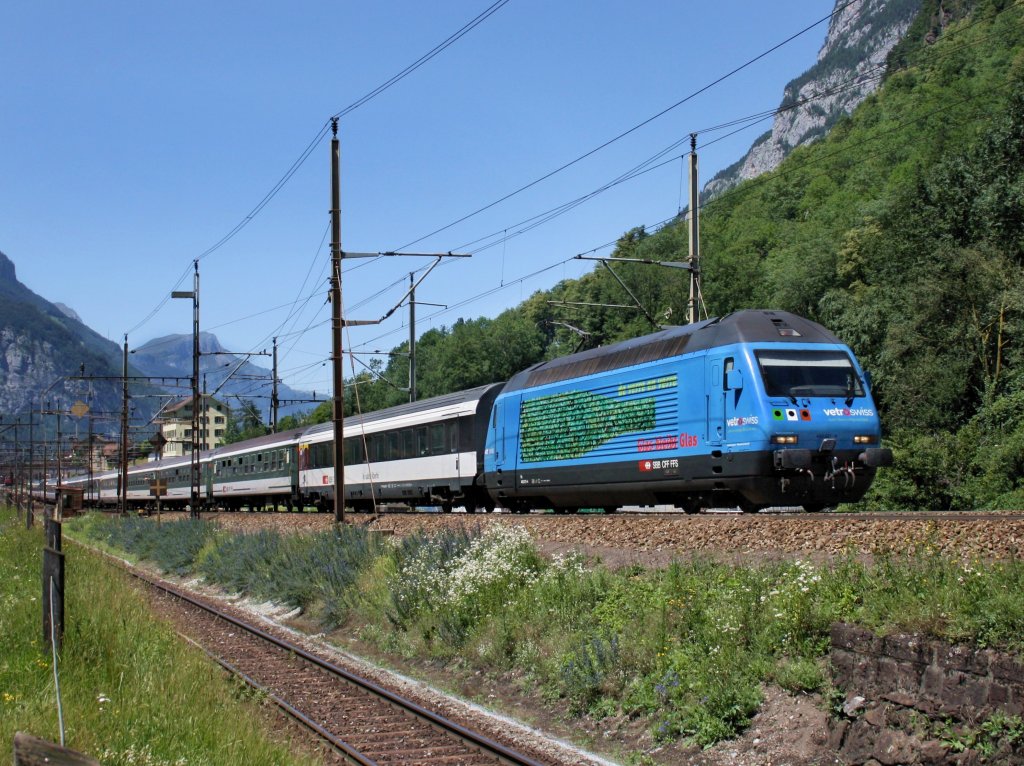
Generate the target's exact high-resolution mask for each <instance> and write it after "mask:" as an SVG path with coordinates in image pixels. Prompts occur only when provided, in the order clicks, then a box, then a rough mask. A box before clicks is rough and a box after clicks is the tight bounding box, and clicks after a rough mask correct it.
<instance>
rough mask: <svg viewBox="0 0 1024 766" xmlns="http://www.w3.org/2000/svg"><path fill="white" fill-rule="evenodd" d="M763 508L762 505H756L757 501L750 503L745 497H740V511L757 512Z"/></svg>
mask: <svg viewBox="0 0 1024 766" xmlns="http://www.w3.org/2000/svg"><path fill="white" fill-rule="evenodd" d="M763 508H764V506H763V505H758V504H757V503H752V502H750V501H749V500H747V499H746V498H745V497H741V498H740V511H742V512H743V513H757V512H758V511H760V510H762V509H763Z"/></svg>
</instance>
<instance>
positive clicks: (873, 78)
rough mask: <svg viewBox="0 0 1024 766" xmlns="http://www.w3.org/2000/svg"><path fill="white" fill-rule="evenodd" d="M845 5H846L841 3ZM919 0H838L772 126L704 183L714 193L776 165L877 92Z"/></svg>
mask: <svg viewBox="0 0 1024 766" xmlns="http://www.w3.org/2000/svg"><path fill="white" fill-rule="evenodd" d="M843 6H845V7H843ZM920 6H921V0H854V2H852V3H850V4H849V5H846V0H837V2H836V7H837V8H838V9H839V10H838V12H837V13H836V14H835V15H834V16H833V17H832V21H831V23H830V25H829V30H828V35H827V37H826V38H825V43H824V45H822V47H821V50H820V51H819V53H818V61H817V63H816V64H815V65H814V66H812V67H811V68H810V69H808V70H807V71H806V72H804V74H802V75H801V76H800V77H797V78H796V79H795V80H792V81H791V82H790V83H789V84H788V85H786V88H785V90H784V92H783V99H782V104H781V106H780V110H781V111H779V112H778V113H777V114H776V115H775V119H774V122H773V124H772V129H771V130H770V131H768V132H767V133H764V134H763V135H761V136H760V137H759V138H758V139H757V140H756V141H755V142H754V145H753V146H752V147H751V148H750V150H749V151H748V152H747V154H746V156H745V157H743V158H742V159H741V160H739V161H738V162H736V163H734V164H733V165H731V166H729V167H728V168H726V169H725V170H723V171H722V172H720V173H719V174H718V175H716V176H715V177H714V178H712V179H711V180H710V181H709V182H708V183H707V185H706V186H705V187H704V194H705V196H706V197H709V198H710V197H714V196H716V195H718V194H721V193H722V192H724V191H726V190H727V189H730V188H732V187H733V186H735V185H736V184H738V183H740V182H741V181H746V180H749V179H751V178H756V177H757V176H759V175H761V174H762V173H766V172H768V171H770V170H774V169H775V168H776V167H778V166H779V164H780V163H781V162H782V160H784V159H785V158H786V157H787V156H788V155H789V153H790V152H792V151H793V149H795V148H796V147H798V146H801V145H803V144H808V143H810V142H812V141H815V140H817V139H818V138H820V137H821V136H823V135H825V133H827V132H828V130H829V129H830V128H831V127H832V126H833V125H834V124H835V122H836V121H837V120H838V119H839V118H840V117H842V116H843V115H846V114H849V113H850V112H852V111H853V110H854V108H856V106H857V105H858V104H860V102H861V101H863V100H864V99H865V98H867V97H868V96H869V95H870V94H871V93H872V92H874V91H875V90H876V89H877V88H878V86H879V84H880V83H881V80H882V76H883V75H884V74H885V63H886V57H887V56H888V55H889V52H890V51H891V50H892V49H893V47H894V46H895V45H896V44H897V43H898V42H899V41H900V40H901V39H902V37H903V35H904V34H906V31H907V29H908V28H909V27H910V24H911V22H912V21H913V20H914V17H915V15H916V14H917V12H918V10H919V9H920Z"/></svg>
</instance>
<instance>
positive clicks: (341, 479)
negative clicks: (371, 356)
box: [331, 118, 345, 524]
mask: <svg viewBox="0 0 1024 766" xmlns="http://www.w3.org/2000/svg"><path fill="white" fill-rule="evenodd" d="M331 131H332V133H333V138H331V362H332V364H331V369H332V373H333V382H334V417H333V422H334V521H335V523H336V524H342V523H344V521H345V460H344V455H345V450H344V442H343V439H344V430H345V388H344V386H345V378H344V365H343V364H342V357H341V352H342V346H341V326H342V318H341V257H342V254H341V150H340V148H339V145H338V119H337V118H334V119H333V120H332V121H331Z"/></svg>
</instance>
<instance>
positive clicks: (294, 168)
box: [126, 0, 510, 335]
mask: <svg viewBox="0 0 1024 766" xmlns="http://www.w3.org/2000/svg"><path fill="white" fill-rule="evenodd" d="M509 1H510V0H497V1H496V2H494V3H492V4H491V5H490V6H488V7H487V8H486V9H485V10H484V11H483V12H481V13H480V14H478V15H477V16H476V17H475V18H473V19H472V20H471V21H469V22H468V23H466V24H464V25H463V26H462V27H461V28H460V29H458V30H457V31H456V32H455V33H453V34H451V35H449V36H448V37H447V38H446V39H445V40H443V41H442V42H441V43H439V44H438V45H435V46H434V47H433V48H432V49H431V50H430V51H428V52H427V53H426V54H424V55H423V56H421V57H420V58H418V59H417V60H416V61H414V62H413V63H412V64H410V65H409V66H407V67H405V68H404V69H403V70H401V71H400V72H399V73H398V74H396V75H393V76H392V77H390V78H389V79H388V80H386V81H385V82H383V83H381V84H380V85H378V86H377V87H375V88H373V89H372V90H371V91H370V92H368V93H366V94H365V95H363V96H361V97H360V98H358V99H356V100H355V101H354V102H352V103H351V104H349V105H348V106H346V107H345V108H343V109H341V110H339V111H338V112H336V113H335V114H334V115H332V119H334V118H340V117H342V116H344V115H347V114H349V113H350V112H352V111H354V110H356V109H358V108H359V107H361V106H363V105H364V104H366V103H367V102H369V101H371V100H372V99H374V98H376V97H377V96H379V95H380V94H381V93H383V92H384V91H386V90H387V89H388V88H391V87H392V86H394V85H395V84H397V83H398V82H400V81H401V80H403V79H405V78H406V77H408V76H409V75H410V74H412V73H413V72H414V71H416V70H417V69H419V68H420V67H421V66H423V65H424V64H426V63H427V62H428V61H430V60H431V59H433V58H434V57H435V56H437V55H438V54H440V53H441V52H442V51H444V50H446V49H447V48H448V47H450V46H451V45H452V44H454V43H455V42H456V41H458V40H459V39H461V38H462V37H463V36H465V35H466V34H467V33H469V32H470V31H471V30H473V29H475V28H476V27H477V26H479V25H480V24H482V23H483V22H484V21H486V20H487V19H488V18H490V17H491V16H492V15H493V14H495V13H496V12H497V11H498V10H500V9H501V8H502V7H504V6H505V5H506V4H508V2H509ZM330 129H331V120H330V119H328V120H327V121H325V122H324V124H323V125H322V126H321V127H320V129H319V130H318V131H317V133H316V135H315V136H314V137H313V138H312V139H311V140H310V142H309V143H308V144H306V147H305V149H303V150H302V152H301V153H300V154H299V156H298V158H297V159H296V160H295V161H294V162H292V164H291V166H290V167H289V168H288V170H286V171H285V173H284V175H282V176H281V177H280V178H279V179H278V180H277V182H276V183H275V184H274V185H273V186H272V187H271V188H270V191H268V192H267V193H266V194H265V195H264V196H263V198H262V199H260V201H259V202H257V203H256V206H255V207H253V208H252V209H251V210H250V211H249V212H248V213H247V214H246V215H245V216H243V218H242V219H241V220H240V221H239V222H238V223H236V224H235V225H234V226H233V227H232V228H231V229H230V230H229V231H228V232H227V234H225V235H224V236H223V237H221V238H220V239H219V240H217V241H216V242H215V243H213V244H212V245H211V246H210V247H208V248H206V249H205V250H204V251H203V252H201V253H200V254H199V255H198V256H196V257H195V258H194V259H191V260H190V266H191V263H192V262H193V261H194V262H196V263H198V262H199V261H202V260H205V259H206V258H208V257H209V256H210V255H212V254H213V253H215V252H216V251H217V250H219V249H220V248H222V247H223V246H224V245H226V244H227V243H228V242H230V241H231V240H232V239H233V238H234V237H235V236H236V235H238V233H239V232H241V231H242V230H243V229H244V228H245V227H246V226H248V225H249V223H251V222H252V220H253V219H254V218H256V216H258V215H259V214H260V213H261V212H262V211H263V209H264V208H265V207H266V206H267V205H269V204H270V202H271V200H273V199H274V197H276V196H277V194H278V193H279V192H280V191H281V189H283V188H284V187H285V185H286V184H287V183H288V181H290V180H291V179H292V177H293V176H294V175H295V174H296V173H297V172H298V171H299V169H300V168H301V167H302V166H303V165H304V164H305V162H306V160H307V159H308V158H309V156H310V155H311V154H312V153H313V151H314V150H315V149H316V147H317V146H318V145H319V144H320V142H321V141H323V139H324V138H325V137H326V136H327V134H328V132H329V131H330ZM190 270H191V268H187V269H186V271H185V274H183V275H182V277H181V278H180V279H179V280H178V281H177V282H176V283H175V285H174V288H171V291H169V292H168V294H167V295H166V296H164V298H163V299H162V300H161V301H160V302H159V303H158V304H157V306H156V308H154V309H153V310H152V311H151V312H150V313H149V314H147V315H146V317H145V318H144V319H143V320H142V321H141V322H139V323H137V324H136V325H134V326H133V327H132V328H131V329H130V330H128V331H127V333H126V334H128V335H130V334H131V333H133V332H135V331H136V330H138V329H139V328H140V327H142V326H143V325H145V324H146V323H147V322H149V321H150V320H151V319H152V318H153V317H154V316H156V314H157V313H159V311H160V309H162V308H163V307H164V306H165V305H166V304H167V302H168V301H169V300H170V292H172V291H173V290H174V289H175V288H177V287H178V286H180V285H181V283H182V282H183V281H184V280H185V278H186V277H187V276H188V273H189V271H190Z"/></svg>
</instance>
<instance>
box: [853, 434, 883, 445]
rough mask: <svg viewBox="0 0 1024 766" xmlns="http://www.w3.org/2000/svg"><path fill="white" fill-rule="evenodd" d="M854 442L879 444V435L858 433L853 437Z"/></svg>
mask: <svg viewBox="0 0 1024 766" xmlns="http://www.w3.org/2000/svg"><path fill="white" fill-rule="evenodd" d="M853 443H854V444H877V443H878V437H877V436H875V435H874V434H858V435H857V436H854V437H853Z"/></svg>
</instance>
